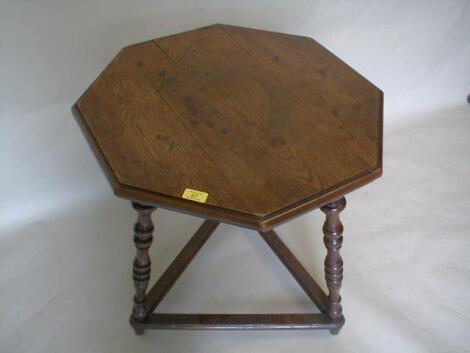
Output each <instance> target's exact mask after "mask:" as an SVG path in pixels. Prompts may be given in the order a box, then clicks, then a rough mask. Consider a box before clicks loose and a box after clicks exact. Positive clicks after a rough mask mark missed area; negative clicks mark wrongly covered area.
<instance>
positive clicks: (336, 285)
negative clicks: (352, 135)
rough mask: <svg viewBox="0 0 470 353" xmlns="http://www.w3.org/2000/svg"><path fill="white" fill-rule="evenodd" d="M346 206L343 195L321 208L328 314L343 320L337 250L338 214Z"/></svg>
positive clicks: (340, 265)
mask: <svg viewBox="0 0 470 353" xmlns="http://www.w3.org/2000/svg"><path fill="white" fill-rule="evenodd" d="M345 207H346V199H345V198H344V197H343V198H341V199H339V200H336V201H333V202H331V203H329V204H327V205H325V206H323V207H322V208H321V210H322V211H323V212H324V213H325V214H326V221H325V224H324V225H323V234H324V237H323V241H324V243H325V246H326V249H327V255H326V258H325V279H326V285H327V287H328V299H329V304H330V306H329V310H328V314H329V315H330V317H331V318H332V319H333V320H334V321H338V322H340V321H344V317H343V309H342V307H341V296H340V294H339V290H340V288H341V281H342V280H343V259H342V258H341V254H340V252H339V250H340V249H341V245H342V243H343V225H342V224H341V221H340V218H339V214H340V212H341V211H342V210H344V208H345ZM339 330H340V328H336V329H332V330H330V332H331V333H332V334H338V332H339Z"/></svg>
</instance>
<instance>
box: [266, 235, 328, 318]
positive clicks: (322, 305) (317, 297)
mask: <svg viewBox="0 0 470 353" xmlns="http://www.w3.org/2000/svg"><path fill="white" fill-rule="evenodd" d="M259 234H261V237H262V238H263V239H264V240H265V241H266V243H267V244H268V245H269V247H270V248H271V249H272V250H273V251H274V253H275V254H276V255H277V257H278V258H279V260H281V262H282V263H283V264H284V266H286V268H287V269H288V270H289V272H290V273H291V274H292V276H293V277H294V278H295V280H296V281H297V283H299V284H300V286H301V287H302V289H303V290H304V291H305V293H307V295H308V296H309V298H310V299H311V300H312V301H313V302H314V303H315V305H316V306H317V307H318V308H319V309H320V311H321V312H322V313H326V312H328V309H329V301H328V297H327V295H326V294H325V293H324V292H323V290H322V289H321V288H320V286H319V285H318V284H317V283H316V282H315V281H314V280H313V278H312V277H311V276H310V274H309V273H308V272H307V270H306V269H305V268H304V267H303V266H302V264H301V263H300V261H299V260H297V258H296V257H295V256H294V255H293V254H292V253H291V252H290V250H289V248H288V247H287V246H286V245H285V244H284V242H283V241H282V240H281V238H279V236H278V235H277V234H276V233H275V232H274V231H273V230H270V231H266V232H259Z"/></svg>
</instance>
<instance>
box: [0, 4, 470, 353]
mask: <svg viewBox="0 0 470 353" xmlns="http://www.w3.org/2000/svg"><path fill="white" fill-rule="evenodd" d="M216 22H218V23H228V24H235V25H242V26H249V27H255V28H261V29H267V30H275V31H281V32H289V33H294V34H302V35H308V36H312V37H314V38H315V39H317V40H318V41H319V42H320V43H322V44H323V45H325V46H326V47H327V48H329V49H330V50H331V51H333V52H334V53H335V54H337V55H338V56H339V57H341V58H342V59H343V60H344V61H346V62H347V63H348V64H350V65H351V66H352V67H353V68H355V69H356V70H357V71H359V72H360V73H361V74H363V75H364V76H366V77H367V78H369V79H370V80H371V81H372V82H373V83H375V84H376V85H377V86H378V87H380V88H381V89H382V90H383V91H384V92H385V156H384V176H383V178H382V179H380V180H379V181H377V182H376V183H374V184H371V185H370V186H368V187H365V188H364V189H361V190H360V191H358V192H356V193H354V194H352V195H351V196H350V197H348V202H349V203H348V208H347V210H346V211H345V212H344V217H343V219H344V223H345V243H344V251H343V255H344V260H345V266H346V267H345V281H344V285H343V290H342V294H343V303H344V308H345V315H346V320H347V322H346V326H345V327H344V329H343V331H342V332H341V334H340V335H339V336H337V337H332V336H330V335H329V334H328V333H327V332H309V331H306V332H302V331H299V332H281V333H279V332H249V333H237V332H219V333H213V332H211V333H208V332H148V334H146V335H145V336H143V337H136V336H134V335H133V332H132V330H131V329H130V328H129V326H128V324H127V319H128V315H129V310H130V303H131V298H132V290H133V289H132V282H131V280H130V264H131V261H132V256H133V251H134V250H133V246H132V243H131V225H132V222H133V219H134V214H133V212H132V210H131V209H130V207H129V205H128V203H127V202H125V201H122V200H117V199H115V198H113V197H112V195H111V194H112V193H111V190H110V188H109V186H108V185H107V182H106V180H105V178H104V176H103V175H102V173H101V171H100V169H99V167H98V164H97V163H96V161H95V160H94V158H93V156H92V154H91V152H90V150H89V148H88V147H87V145H86V143H85V140H84V138H83V137H82V135H81V133H80V131H79V128H78V126H77V124H76V123H75V121H74V119H73V118H72V115H71V113H70V107H71V105H72V104H73V102H74V101H75V100H76V99H77V98H78V97H79V95H80V94H81V93H82V92H83V90H84V89H85V88H86V87H87V86H88V84H89V83H90V82H91V81H92V80H93V79H94V78H95V77H96V76H97V75H98V73H99V72H100V71H101V70H102V68H103V67H104V66H105V65H106V64H107V63H108V62H109V61H110V60H111V59H112V58H113V56H114V55H115V54H116V53H117V52H118V50H119V49H120V48H121V47H123V46H125V45H128V44H130V43H133V42H139V41H143V40H146V39H150V38H154V37H158V36H163V35H167V34H171V33H174V32H179V31H183V30H188V29H192V28H195V27H199V26H204V25H207V24H212V23H216ZM469 33H470V3H469V1H382V2H381V1H369V0H364V1H260V0H256V1H255V0H252V1H186V2H183V1H122V0H119V1H89V0H86V1H58V0H56V1H28V0H23V1H7V0H0V352H130V351H139V352H146V351H149V352H182V351H188V352H189V351H191V352H205V353H207V352H252V351H258V352H261V351H266V352H268V351H269V352H287V351H289V352H291V351H293V350H295V351H300V352H307V351H312V350H318V351H325V352H326V351H332V352H340V351H351V352H378V351H380V352H450V351H452V352H466V351H470V348H468V344H469V343H470V339H468V331H469V329H470V319H469V318H470V304H469V303H470V301H469V295H468V292H469V290H470V260H468V258H469V256H468V255H469V252H470V237H469V236H470V234H469V230H468V229H469V225H470V221H469V214H470V212H469V211H470V186H469V177H470V158H469V157H470V155H469V153H470V141H469V140H470V139H469V133H470V120H469V119H470V106H468V104H467V103H466V102H465V97H466V95H467V94H468V93H470V41H469ZM155 221H156V224H157V225H156V232H157V234H156V239H155V243H154V247H153V249H152V253H151V255H152V258H153V271H154V274H155V275H158V274H159V273H161V272H162V270H163V268H164V267H165V266H166V265H167V264H168V263H169V262H170V261H171V259H172V257H173V256H174V255H175V254H176V252H177V251H178V249H179V248H180V247H181V246H182V245H183V244H184V242H185V241H186V240H187V239H188V238H189V237H190V236H191V233H192V231H193V230H195V229H196V227H197V225H198V224H199V223H200V222H201V220H199V219H197V218H193V217H188V216H181V215H177V214H175V213H172V212H169V211H164V210H159V211H158V212H157V214H156V217H155ZM321 223H322V215H321V214H320V213H319V212H312V213H309V214H307V215H305V216H303V217H300V218H298V219H296V220H295V221H293V222H292V223H290V224H287V225H285V226H282V227H280V228H279V233H280V234H281V235H282V237H283V239H285V241H286V242H287V243H288V245H289V246H290V247H291V248H292V250H293V251H294V253H296V254H297V255H298V256H299V257H300V258H301V259H302V260H303V261H304V263H305V266H306V267H307V268H308V269H309V270H310V271H311V272H312V273H313V274H314V276H315V277H317V278H319V279H321V278H322V277H323V274H322V261H323V256H324V250H323V245H322V239H321ZM162 305H163V308H162V309H164V310H168V311H170V310H174V311H180V312H182V311H192V312H201V311H208V312H215V311H226V312H229V311H233V312H246V311H258V312H270V311H283V312H289V311H301V310H311V309H312V308H311V307H310V305H309V304H308V299H307V298H306V297H305V295H304V294H303V293H302V291H301V290H300V289H299V288H298V287H297V284H296V283H295V282H294V280H293V279H291V278H290V277H289V275H288V273H287V271H286V270H285V269H284V268H283V267H282V266H281V265H280V264H279V263H278V260H277V259H276V258H275V257H274V255H272V254H271V253H270V251H269V250H268V249H267V248H266V246H265V245H264V244H263V242H262V241H261V240H260V239H259V237H257V236H256V234H255V233H252V232H250V231H245V230H241V229H237V228H234V227H230V226H222V227H221V228H220V229H219V230H218V231H217V233H216V234H215V236H214V237H213V238H212V239H211V241H210V242H209V243H208V244H207V246H206V247H205V248H204V249H203V251H202V252H201V253H200V255H199V256H198V257H197V258H196V260H195V262H194V263H193V264H192V265H191V266H190V268H188V270H187V272H186V273H185V274H184V275H183V277H182V278H181V280H180V282H178V284H177V285H176V286H175V288H174V289H173V290H172V292H170V295H169V297H168V298H167V299H166V300H165V301H164V302H163V303H162Z"/></svg>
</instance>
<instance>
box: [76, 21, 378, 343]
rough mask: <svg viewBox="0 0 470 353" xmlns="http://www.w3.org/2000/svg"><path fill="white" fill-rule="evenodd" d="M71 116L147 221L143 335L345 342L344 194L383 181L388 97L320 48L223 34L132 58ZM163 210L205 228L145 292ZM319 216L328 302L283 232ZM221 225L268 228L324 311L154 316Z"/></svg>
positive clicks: (222, 30)
mask: <svg viewBox="0 0 470 353" xmlns="http://www.w3.org/2000/svg"><path fill="white" fill-rule="evenodd" d="M72 110H73V113H74V115H75V117H76V119H77V120H78V122H79V124H80V126H81V128H82V130H83V132H84V134H85V136H86V137H87V139H88V141H89V143H90V145H91V146H92V149H93V151H94V153H95V155H96V157H97V158H98V160H99V162H100V164H101V166H102V167H103V169H104V171H105V173H106V175H107V177H108V179H109V181H110V183H111V185H112V188H113V190H114V193H115V194H116V195H117V196H119V197H123V198H125V199H128V200H131V201H132V206H133V207H134V209H135V210H136V211H137V222H136V224H135V227H134V232H135V235H134V242H135V246H136V248H137V253H136V256H135V259H134V262H133V279H134V284H135V296H134V307H133V310H132V315H131V318H130V322H131V325H132V326H133V327H134V329H135V332H136V333H137V334H142V333H143V332H144V330H145V329H149V328H152V329H329V330H330V331H331V332H332V333H337V332H338V331H339V329H340V328H341V327H342V326H343V324H344V317H343V314H342V308H341V303H340V302H341V296H340V293H339V291H340V287H341V281H342V278H343V261H342V258H341V255H340V248H341V244H342V242H343V236H342V232H343V226H342V224H341V222H340V218H339V215H340V212H341V211H342V210H343V209H344V207H345V204H346V201H345V199H344V195H345V194H346V193H348V192H351V191H353V190H355V189H357V188H359V187H361V186H363V185H365V184H367V183H369V182H370V181H372V180H374V179H376V178H378V177H379V176H380V175H381V173H382V111H383V94H382V92H381V91H380V90H379V89H378V88H377V87H375V86H374V85H373V84H371V83H370V82H369V81H367V80H366V79H365V78H364V77H362V76H361V75H360V74H358V73H357V72H356V71H354V70H353V69H352V68H350V67H349V66H348V65H346V64H345V63H344V62H342V61H341V60H340V59H338V58H337V57H336V56H334V55H333V54H332V53H331V52H329V51H328V50H327V49H325V48H324V47H322V46H321V45H320V44H318V43H317V42H316V41H314V40H313V39H311V38H307V37H301V36H295V35H288V34H281V33H275V32H267V31H261V30H254V29H248V28H242V27H235V26H228V25H219V24H218V25H212V26H208V27H204V28H200V29H196V30H192V31H188V32H184V33H179V34H175V35H171V36H167V37H163V38H158V39H154V40H149V41H146V42H143V43H139V44H135V45H131V46H128V47H125V48H124V49H122V50H121V51H120V52H119V54H118V55H117V56H116V57H115V58H114V59H113V61H112V62H111V63H110V64H109V65H108V66H107V68H106V69H105V70H104V71H103V72H102V73H101V74H100V75H99V77H98V78H97V79H96V80H95V81H94V82H93V83H92V85H91V86H90V87H89V88H88V89H87V90H86V91H85V93H84V94H83V95H82V97H81V98H80V99H79V100H78V101H77V103H76V104H75V105H74V106H73V108H72ZM157 207H162V208H167V209H171V210H174V211H177V212H182V213H187V214H191V215H196V216H199V217H202V218H204V219H205V221H204V223H203V224H202V225H201V226H200V228H199V229H198V230H197V232H196V233H195V234H194V236H193V237H192V239H191V240H190V241H189V242H188V244H187V245H186V246H185V247H184V248H183V249H182V250H181V252H180V253H179V255H178V256H177V257H176V259H175V260H174V261H173V263H172V264H171V265H170V266H169V268H168V269H167V270H166V271H165V272H164V273H163V275H162V276H161V278H160V279H159V280H158V281H157V282H156V284H155V286H154V287H153V288H151V289H150V290H149V291H147V286H148V282H149V279H150V259H149V255H148V249H149V247H150V245H151V243H152V232H153V228H154V227H153V223H152V219H151V215H152V212H153V211H154V210H155V209H156V208H157ZM316 208H320V209H321V210H322V211H323V212H324V213H325V214H326V221H325V224H324V227H323V233H324V243H325V245H326V249H327V255H326V259H325V278H326V284H327V287H328V293H327V294H326V293H324V292H323V290H322V289H321V288H320V286H319V285H318V284H317V283H316V282H315V281H314V280H313V279H312V277H311V276H310V275H309V273H308V272H307V271H306V270H305V269H304V267H303V266H302V264H301V263H300V262H299V261H298V260H297V259H296V258H295V257H294V256H293V254H292V253H291V252H290V251H289V249H288V248H287V247H286V245H285V244H284V243H283V242H282V241H281V239H280V238H279V237H278V236H277V234H276V233H275V232H274V230H273V228H274V227H276V226H277V225H279V224H281V223H283V222H287V221H289V220H291V219H293V218H294V217H297V216H299V215H301V214H303V213H305V212H307V211H311V210H314V209H316ZM221 222H223V223H229V224H233V225H236V226H240V227H245V228H251V229H254V230H256V231H258V232H259V234H260V235H261V237H262V238H263V239H264V240H265V241H266V243H267V244H268V245H269V247H270V248H271V249H272V250H273V251H274V253H275V254H276V255H277V256H278V257H279V259H280V260H281V262H282V263H283V264H284V265H285V266H286V267H287V269H288V270H289V271H290V273H291V274H292V276H293V277H294V278H295V279H296V280H297V282H298V283H299V284H300V286H301V287H302V288H303V290H304V291H305V292H306V293H307V295H308V296H309V298H310V299H311V300H312V301H313V303H314V304H316V306H317V307H318V308H319V311H320V313H314V314H311V313H310V314H171V313H154V310H155V308H156V307H157V306H158V304H159V303H160V302H161V301H162V299H163V297H164V296H165V295H166V294H167V292H168V291H169V290H170V288H171V287H172V285H173V284H174V283H175V282H176V280H177V279H178V277H179V275H180V274H181V273H182V272H183V271H184V269H185V268H186V267H187V266H188V264H189V263H190V262H191V260H192V259H193V258H194V256H195V255H196V253H197V252H198V251H199V250H200V248H201V247H202V246H203V245H204V243H205V242H206V241H207V240H208V238H209V237H210V235H211V234H212V233H213V232H214V231H215V229H216V228H217V226H218V225H219V223H221Z"/></svg>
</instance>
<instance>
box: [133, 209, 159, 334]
mask: <svg viewBox="0 0 470 353" xmlns="http://www.w3.org/2000/svg"><path fill="white" fill-rule="evenodd" d="M132 207H134V209H135V210H136V211H137V222H136V223H135V225H134V244H135V247H136V249H137V251H136V255H135V258H134V262H133V269H132V278H133V279H134V287H135V295H134V307H133V309H132V319H133V320H135V321H143V320H144V319H145V317H146V316H147V305H146V290H147V286H148V283H149V280H150V257H149V254H148V249H149V247H150V245H151V244H152V238H153V237H152V233H153V223H152V218H151V216H152V212H153V211H154V210H155V208H154V207H150V206H144V205H141V204H138V203H136V202H133V203H132ZM135 333H136V334H138V335H141V334H143V333H144V330H142V329H136V330H135Z"/></svg>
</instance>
